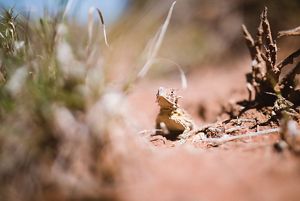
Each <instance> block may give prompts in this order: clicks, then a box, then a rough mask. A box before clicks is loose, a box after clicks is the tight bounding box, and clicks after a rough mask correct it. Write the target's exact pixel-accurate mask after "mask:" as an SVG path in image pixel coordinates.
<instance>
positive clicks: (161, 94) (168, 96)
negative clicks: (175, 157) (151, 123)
mask: <svg viewBox="0 0 300 201" xmlns="http://www.w3.org/2000/svg"><path fill="white" fill-rule="evenodd" d="M179 98H180V96H177V94H176V91H175V90H174V89H165V88H163V87H160V88H159V89H158V92H157V94H156V101H157V103H158V105H159V106H160V111H159V114H158V115H157V118H156V128H157V129H161V130H162V131H163V132H160V134H161V133H162V134H163V135H167V134H170V135H178V137H179V138H180V139H186V138H188V137H189V136H190V134H191V131H192V130H193V129H194V128H195V124H194V122H193V120H192V118H191V116H190V115H189V114H188V113H187V112H186V111H185V110H184V109H182V108H180V106H179V105H178V99H179Z"/></svg>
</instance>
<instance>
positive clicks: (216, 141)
mask: <svg viewBox="0 0 300 201" xmlns="http://www.w3.org/2000/svg"><path fill="white" fill-rule="evenodd" d="M279 131H280V128H273V129H268V130H264V131H257V132H250V133H247V134H243V135H237V136H231V137H225V138H215V139H203V140H201V141H200V142H209V143H213V144H214V145H221V144H224V143H226V142H230V141H233V140H239V139H243V138H249V137H257V136H262V135H270V134H274V133H278V132H279Z"/></svg>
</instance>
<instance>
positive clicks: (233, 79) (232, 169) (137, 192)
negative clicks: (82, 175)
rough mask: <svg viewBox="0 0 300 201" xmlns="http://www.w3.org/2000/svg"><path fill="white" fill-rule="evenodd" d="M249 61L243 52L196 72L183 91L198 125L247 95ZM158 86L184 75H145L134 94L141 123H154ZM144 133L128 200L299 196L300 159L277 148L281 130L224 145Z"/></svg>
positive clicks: (130, 171)
mask: <svg viewBox="0 0 300 201" xmlns="http://www.w3.org/2000/svg"><path fill="white" fill-rule="evenodd" d="M249 62H250V61H248V60H247V59H244V60H241V61H240V62H236V63H232V64H226V65H225V66H212V67H204V68H201V69H195V70H193V71H191V72H189V74H188V81H189V84H188V89H187V90H184V91H180V92H179V93H180V95H182V96H183V98H182V100H181V102H180V103H181V105H182V107H183V108H185V109H186V110H187V111H188V112H189V113H190V114H191V115H192V117H193V118H194V119H195V120H196V122H197V123H198V124H199V125H205V124H206V123H212V122H215V121H217V120H221V119H222V115H219V114H220V113H221V111H222V110H221V108H222V107H221V106H222V105H225V104H226V103H228V102H236V101H239V100H243V99H246V98H247V91H246V88H245V76H244V75H245V73H246V72H248V71H249V69H248V66H249V65H247V64H248V63H249ZM159 86H165V87H175V88H176V87H178V86H179V79H178V78H177V77H176V76H170V78H168V79H166V78H162V79H159V80H147V79H145V80H143V81H142V82H140V83H139V84H138V85H137V86H136V88H135V89H134V90H133V92H132V93H131V94H130V95H129V102H130V104H131V106H132V112H133V114H134V115H133V116H134V117H135V118H136V119H137V120H138V122H139V123H138V125H139V126H140V128H138V129H140V130H144V129H153V128H154V121H155V116H156V114H157V112H158V110H159V108H158V106H157V104H156V103H155V94H156V90H157V89H158V87H159ZM203 110H204V111H203ZM199 113H202V116H199ZM203 113H204V115H203ZM252 115H253V114H252ZM254 115H255V114H254ZM263 129H267V128H263ZM137 138H141V139H140V140H137V142H138V143H140V144H139V145H138V146H137V148H136V149H135V150H133V152H134V153H132V156H131V157H130V160H129V162H128V163H127V164H126V165H125V168H124V175H123V179H122V185H121V187H120V189H119V191H120V195H121V199H122V200H128V201H140V200H143V201H148V200H149V201H150V200H151V201H153V200H155V201H156V200H157V201H200V200H203V201H206V200H207V201H210V200H251V201H253V200H265V201H268V200H270V201H271V200H272V201H275V200H278V201H279V200H290V201H292V200H295V201H296V200H300V191H299V187H300V160H299V158H298V157H297V156H295V155H293V154H292V153H290V152H289V151H287V150H286V151H284V152H283V153H277V152H276V151H275V150H274V148H273V144H274V142H276V141H277V140H278V133H275V134H271V135H267V136H259V137H255V138H246V139H244V140H237V141H233V142H228V143H226V144H223V145H220V146H217V147H212V146H207V145H203V144H202V145H201V144H200V145H199V144H191V143H186V144H183V145H176V146H173V145H172V143H173V142H170V141H164V139H161V140H158V141H156V142H155V143H154V142H150V141H149V138H147V137H145V136H138V137H137ZM169 145H170V146H169Z"/></svg>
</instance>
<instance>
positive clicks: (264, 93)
mask: <svg viewBox="0 0 300 201" xmlns="http://www.w3.org/2000/svg"><path fill="white" fill-rule="evenodd" d="M242 29H243V34H244V38H245V40H246V44H247V46H248V49H249V51H250V55H251V59H252V64H251V67H252V72H251V73H249V74H247V82H248V85H247V86H248V90H249V100H251V99H252V98H253V97H252V95H254V99H255V100H256V101H257V102H259V103H261V104H267V105H268V104H271V105H272V104H274V102H275V101H276V100H277V99H279V98H281V99H282V98H284V99H287V100H290V101H292V102H293V103H295V104H298V105H299V98H298V97H299V90H297V89H296V84H297V83H296V82H297V80H295V77H296V74H297V72H298V69H299V63H298V64H296V65H295V66H293V68H292V69H291V70H290V71H289V72H288V73H287V74H286V75H283V73H282V72H283V68H284V67H285V66H287V65H288V64H293V62H294V59H295V58H296V57H298V56H299V55H300V50H297V51H295V52H293V53H292V54H291V55H289V56H288V57H286V58H285V59H284V60H282V61H280V62H277V55H278V49H277V44H276V40H275V39H274V36H273V35H272V32H271V26H270V23H269V21H268V18H267V8H266V7H265V9H264V10H263V12H262V13H261V16H260V24H259V26H258V29H257V38H256V40H254V39H253V37H252V36H251V34H250V33H249V31H248V30H247V28H246V26H245V25H243V26H242ZM282 34H283V33H282V32H281V34H279V35H282ZM281 76H283V78H281ZM272 94H277V98H276V96H274V95H272Z"/></svg>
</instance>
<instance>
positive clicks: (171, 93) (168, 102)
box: [156, 87, 180, 109]
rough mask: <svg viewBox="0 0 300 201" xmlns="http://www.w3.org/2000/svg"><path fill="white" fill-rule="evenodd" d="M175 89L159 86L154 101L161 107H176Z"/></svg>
mask: <svg viewBox="0 0 300 201" xmlns="http://www.w3.org/2000/svg"><path fill="white" fill-rule="evenodd" d="M179 98H180V96H177V94H176V91H175V89H172V88H171V89H166V88H164V87H159V89H158V91H157V94H156V102H157V103H158V105H159V106H160V108H163V109H168V108H169V109H171V108H176V107H178V105H177V103H178V99H179Z"/></svg>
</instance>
